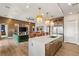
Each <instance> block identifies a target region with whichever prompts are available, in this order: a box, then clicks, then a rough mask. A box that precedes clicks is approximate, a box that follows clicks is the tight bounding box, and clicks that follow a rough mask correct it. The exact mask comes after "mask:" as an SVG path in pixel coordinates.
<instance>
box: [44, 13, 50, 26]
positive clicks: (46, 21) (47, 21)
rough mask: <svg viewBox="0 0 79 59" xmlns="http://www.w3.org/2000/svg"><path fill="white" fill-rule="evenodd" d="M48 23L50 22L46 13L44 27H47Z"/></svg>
mask: <svg viewBox="0 0 79 59" xmlns="http://www.w3.org/2000/svg"><path fill="white" fill-rule="evenodd" d="M49 22H50V20H49V17H48V12H47V13H46V19H45V24H46V26H49Z"/></svg>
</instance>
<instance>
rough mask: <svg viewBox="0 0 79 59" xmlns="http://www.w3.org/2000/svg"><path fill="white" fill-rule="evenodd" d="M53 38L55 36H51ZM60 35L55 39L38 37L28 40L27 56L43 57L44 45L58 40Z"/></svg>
mask: <svg viewBox="0 0 79 59" xmlns="http://www.w3.org/2000/svg"><path fill="white" fill-rule="evenodd" d="M53 36H55V35H53ZM61 38H63V36H62V35H57V37H56V38H51V37H50V36H49V35H48V36H40V37H34V38H30V39H29V55H30V56H45V53H46V51H45V47H46V46H45V45H46V44H49V43H50V42H53V41H54V40H57V41H58V40H60V39H61Z"/></svg>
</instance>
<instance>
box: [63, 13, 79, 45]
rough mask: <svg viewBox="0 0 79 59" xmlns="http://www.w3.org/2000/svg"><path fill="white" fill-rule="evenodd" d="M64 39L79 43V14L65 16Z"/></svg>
mask: <svg viewBox="0 0 79 59" xmlns="http://www.w3.org/2000/svg"><path fill="white" fill-rule="evenodd" d="M64 41H65V42H71V43H76V44H79V14H73V15H67V16H65V17H64Z"/></svg>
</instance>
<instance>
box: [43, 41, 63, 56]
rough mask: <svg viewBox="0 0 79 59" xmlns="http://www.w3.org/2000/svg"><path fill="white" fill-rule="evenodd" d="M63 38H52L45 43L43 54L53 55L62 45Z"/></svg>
mask: <svg viewBox="0 0 79 59" xmlns="http://www.w3.org/2000/svg"><path fill="white" fill-rule="evenodd" d="M62 42H63V40H54V41H52V42H50V43H48V44H46V45H45V55H46V56H54V55H55V54H56V52H57V51H58V50H59V49H60V47H61V46H62Z"/></svg>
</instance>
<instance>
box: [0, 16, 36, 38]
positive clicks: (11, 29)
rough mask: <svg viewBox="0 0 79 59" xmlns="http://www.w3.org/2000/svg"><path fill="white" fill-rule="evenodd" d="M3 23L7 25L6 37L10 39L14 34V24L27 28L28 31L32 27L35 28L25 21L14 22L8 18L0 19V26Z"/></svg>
mask: <svg viewBox="0 0 79 59" xmlns="http://www.w3.org/2000/svg"><path fill="white" fill-rule="evenodd" d="M2 23H5V24H7V25H8V36H9V37H11V36H12V35H13V33H14V30H15V24H19V26H20V27H21V26H26V25H28V26H29V31H31V30H32V27H31V26H32V25H34V26H35V24H34V23H31V22H26V21H20V20H16V19H10V18H6V17H0V24H2Z"/></svg>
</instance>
